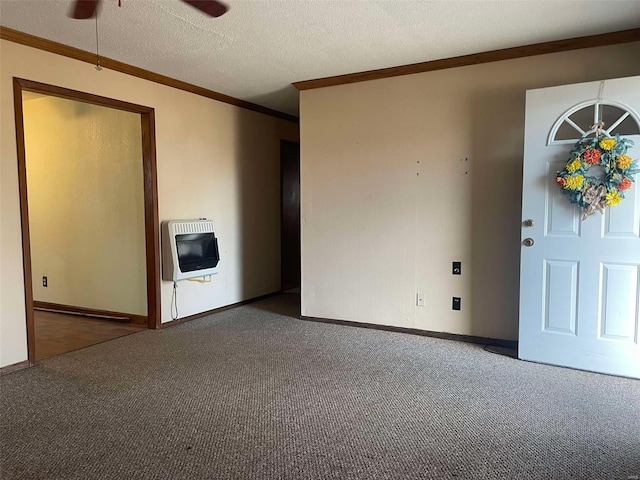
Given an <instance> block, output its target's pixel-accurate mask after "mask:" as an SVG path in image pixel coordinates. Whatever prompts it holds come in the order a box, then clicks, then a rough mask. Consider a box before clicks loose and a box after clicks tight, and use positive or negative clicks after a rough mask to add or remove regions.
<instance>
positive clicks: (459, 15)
mask: <svg viewBox="0 0 640 480" xmlns="http://www.w3.org/2000/svg"><path fill="white" fill-rule="evenodd" d="M121 2H122V7H121V8H118V0H103V5H102V8H101V11H100V15H99V20H98V26H99V33H100V53H101V54H102V55H104V56H106V57H109V58H113V59H115V60H119V61H121V62H125V63H128V64H131V65H135V66H137V67H141V68H144V69H146V70H150V71H152V72H157V73H161V74H163V75H168V76H170V77H173V78H176V79H179V80H183V81H185V82H189V83H192V84H194V85H198V86H201V87H205V88H208V89H210V90H215V91H217V92H220V93H224V94H226V95H230V96H232V97H236V98H240V99H243V100H247V101H250V102H253V103H257V104H260V105H263V106H266V107H269V108H272V109H275V110H279V111H282V112H286V113H289V114H293V115H297V113H298V94H297V91H296V90H295V88H294V87H292V86H291V83H292V82H295V81H301V80H308V79H313V78H319V77H326V76H332V75H340V74H345V73H352V72H360V71H364V70H372V69H378V68H385V67H392V66H397V65H404V64H409V63H417V62H424V61H429V60H436V59H440V58H447V57H453V56H459V55H466V54H470V53H478V52H482V51H487V50H495V49H500V48H507V47H514V46H519V45H527V44H531V43H539V42H546V41H551V40H560V39H565V38H572V37H580V36H586V35H593V34H598V33H606V32H612V31H617V30H626V29H630V28H636V27H639V26H640V2H639V1H637V0H633V1H623V0H600V1H593V0H588V1H578V0H572V1H560V0H556V1H544V0H518V1H506V0H504V1H484V0H475V1H456V0H441V1H430V0H422V1H407V0H395V1H394V0H386V1H373V0H343V1H325V0H310V1H303V0H288V1H287V0H284V1H283V0H281V1H273V0H251V1H248V0H227V2H226V3H227V4H228V5H229V6H230V10H229V12H228V13H227V14H225V15H224V16H222V17H220V18H217V19H214V18H209V17H206V16H204V15H202V14H201V13H199V12H198V11H197V10H195V9H193V8H191V7H190V6H188V5H186V4H184V3H182V2H181V1H179V0H121ZM71 3H72V2H71V1H70V0H0V24H2V25H3V26H5V27H9V28H13V29H16V30H20V31H22V32H26V33H30V34H32V35H37V36H40V37H44V38H47V39H50V40H54V41H56V42H59V43H63V44H66V45H70V46H73V47H76V48H80V49H83V50H88V51H92V52H93V51H95V47H96V43H95V21H94V20H73V19H70V18H68V17H67V13H68V11H69V9H70V5H71Z"/></svg>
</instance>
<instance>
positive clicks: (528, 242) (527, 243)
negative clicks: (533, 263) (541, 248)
mask: <svg viewBox="0 0 640 480" xmlns="http://www.w3.org/2000/svg"><path fill="white" fill-rule="evenodd" d="M534 243H535V242H534V241H533V238H525V239H524V240H523V241H522V244H523V245H524V246H525V247H533V244H534Z"/></svg>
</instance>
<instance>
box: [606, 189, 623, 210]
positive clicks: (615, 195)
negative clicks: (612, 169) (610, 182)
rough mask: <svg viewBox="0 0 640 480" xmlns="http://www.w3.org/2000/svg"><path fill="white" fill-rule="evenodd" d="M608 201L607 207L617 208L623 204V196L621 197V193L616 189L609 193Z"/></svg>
mask: <svg viewBox="0 0 640 480" xmlns="http://www.w3.org/2000/svg"><path fill="white" fill-rule="evenodd" d="M606 199H607V205H608V206H610V207H615V206H616V205H618V204H619V203H620V202H622V196H621V195H620V192H619V191H618V190H616V189H613V190H611V191H610V192H609V193H607V196H606Z"/></svg>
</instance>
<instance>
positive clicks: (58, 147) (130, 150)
mask: <svg viewBox="0 0 640 480" xmlns="http://www.w3.org/2000/svg"><path fill="white" fill-rule="evenodd" d="M23 104H24V110H23V111H24V129H25V150H26V161H27V184H28V188H27V191H28V194H29V200H28V202H29V234H30V245H31V271H32V273H33V278H34V282H33V298H34V300H37V301H42V302H51V303H58V304H63V305H73V306H77V307H85V308H94V309H99V310H110V311H113V312H121V313H132V314H137V315H146V314H147V286H146V275H147V272H146V261H145V232H144V185H143V179H142V128H141V123H140V115H139V114H136V113H131V112H125V111H123V110H116V109H114V108H107V107H101V106H97V105H91V104H88V103H82V102H76V101H73V100H67V99H63V98H57V97H49V96H41V95H33V94H30V92H25V93H24V102H23ZM44 275H46V276H47V279H48V286H47V287H46V288H45V287H44V286H43V285H42V277H43V276H44Z"/></svg>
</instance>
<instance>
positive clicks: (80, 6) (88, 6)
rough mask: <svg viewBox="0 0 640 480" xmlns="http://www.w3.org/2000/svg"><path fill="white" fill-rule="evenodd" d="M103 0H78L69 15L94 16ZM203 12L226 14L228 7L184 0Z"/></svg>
mask: <svg viewBox="0 0 640 480" xmlns="http://www.w3.org/2000/svg"><path fill="white" fill-rule="evenodd" d="M101 1H102V0H76V1H75V4H74V5H73V7H72V9H71V12H69V16H70V17H71V18H77V19H85V18H93V17H95V16H96V15H97V12H98V5H99V4H100V2H101ZM182 1H183V2H184V3H188V4H189V5H191V6H192V7H194V8H197V9H198V10H200V11H201V12H202V13H204V14H206V15H209V16H210V17H219V16H221V15H224V13H225V12H226V11H227V9H228V7H227V6H226V5H225V4H224V3H221V2H218V1H217V0H182Z"/></svg>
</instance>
